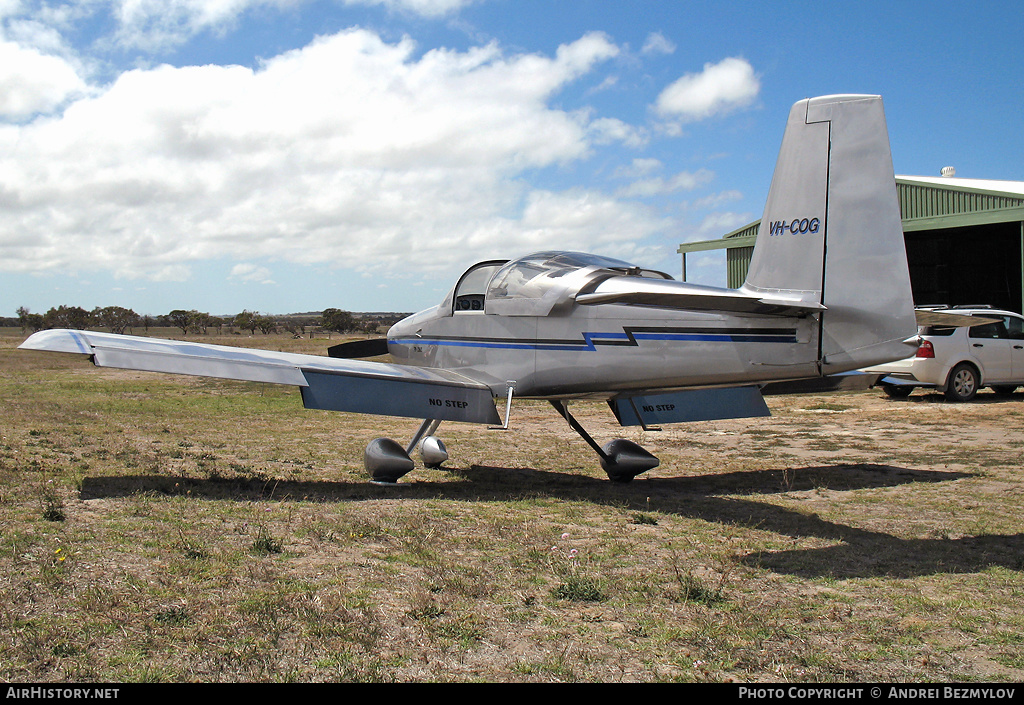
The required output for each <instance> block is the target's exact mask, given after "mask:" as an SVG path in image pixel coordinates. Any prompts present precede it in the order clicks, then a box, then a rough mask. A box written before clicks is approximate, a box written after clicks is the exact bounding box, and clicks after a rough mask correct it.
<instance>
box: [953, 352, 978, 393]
mask: <svg viewBox="0 0 1024 705" xmlns="http://www.w3.org/2000/svg"><path fill="white" fill-rule="evenodd" d="M977 393H978V371H977V370H976V369H974V366H973V365H968V364H967V363H966V362H961V363H960V364H959V365H957V366H956V367H954V368H953V369H952V370H951V371H950V373H949V380H948V381H947V382H946V399H948V400H949V401H970V400H971V399H973V398H974V395H975V394H977Z"/></svg>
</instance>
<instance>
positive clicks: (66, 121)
mask: <svg viewBox="0 0 1024 705" xmlns="http://www.w3.org/2000/svg"><path fill="white" fill-rule="evenodd" d="M617 52H618V49H617V47H616V46H615V45H614V44H612V43H611V42H610V41H609V40H608V39H607V37H605V36H604V35H600V34H589V35H586V36H584V37H582V38H580V39H579V40H577V41H575V42H572V43H571V44H566V45H564V46H562V47H560V48H559V49H558V51H557V52H556V54H555V56H554V57H548V56H542V55H536V54H520V55H513V56H506V55H504V54H503V52H502V51H501V49H500V48H499V47H498V46H497V45H495V44H491V45H487V46H482V47H476V48H471V49H469V50H467V51H464V52H460V51H453V50H444V49H438V50H432V51H428V52H426V53H425V54H423V55H422V56H418V58H417V55H416V52H415V46H414V44H413V42H412V41H411V40H409V39H405V40H402V41H399V42H398V43H394V44H392V43H388V42H385V41H383V40H382V39H381V38H380V37H379V36H377V35H376V34H374V33H372V32H369V31H366V30H350V31H345V32H341V33H339V34H336V35H333V36H328V37H322V38H320V39H318V40H316V41H315V42H313V43H312V44H310V45H309V46H306V47H304V48H302V49H297V50H294V51H290V52H287V53H285V54H282V55H280V56H277V57H274V58H272V59H270V60H268V61H266V62H265V63H264V64H263V65H262V66H260V67H259V68H258V69H257V70H252V69H249V68H245V67H240V66H191V67H184V68H174V67H170V66H160V67H156V68H153V69H136V70H132V71H128V72H126V73H124V74H122V75H121V76H120V77H118V78H117V80H116V81H115V82H114V83H113V84H111V85H110V86H109V87H107V88H106V89H105V90H103V91H102V92H97V93H96V94H94V95H91V96H89V97H84V98H80V99H79V100H77V101H75V102H73V103H72V104H71V105H70V106H69V107H68V108H67V109H66V110H65V111H64V112H63V114H62V115H60V116H59V117H54V118H49V119H45V120H44V119H37V120H35V121H33V122H30V123H28V124H25V125H8V126H6V127H3V126H0V270H8V271H24V272H28V271H47V270H49V271H77V270H107V271H111V272H113V273H114V274H115V275H117V276H122V277H132V278H137V277H149V278H159V279H163V280H181V279H184V278H187V277H188V276H189V264H190V263H195V262H197V261H200V260H204V259H208V258H221V257H224V258H229V259H234V258H244V259H245V260H248V261H251V260H253V259H261V258H267V259H285V260H288V261H292V262H300V263H314V262H318V263H330V264H332V265H335V266H340V267H350V268H354V269H358V270H363V271H367V270H372V271H381V270H386V271H404V270H406V269H408V267H409V264H410V263H412V262H414V263H415V266H416V268H417V271H419V272H426V273H429V272H431V271H438V270H444V269H447V268H449V267H450V266H452V263H453V260H454V261H455V262H457V263H464V262H465V261H466V260H468V259H470V258H473V257H477V256H479V257H480V258H486V257H491V256H495V254H496V253H497V252H498V251H520V250H526V249H530V248H531V247H533V246H535V245H538V244H540V245H542V246H543V247H552V246H559V247H561V246H563V245H564V246H571V247H578V248H584V249H590V248H591V247H594V246H597V245H599V244H608V245H610V246H611V245H615V246H618V247H619V248H620V249H622V248H626V249H628V248H629V247H631V246H627V245H622V243H629V242H631V241H632V240H634V239H636V238H639V237H643V236H644V235H647V234H650V233H651V232H655V231H657V230H658V229H659V228H661V227H663V223H662V222H661V221H659V220H658V219H657V218H655V217H653V216H651V215H650V214H649V212H648V211H646V210H644V209H643V208H641V207H640V206H639V205H637V204H632V205H631V204H622V203H617V202H616V201H614V200H613V199H611V198H609V197H606V196H601V195H600V194H589V193H582V194H576V193H574V194H572V195H571V196H567V195H560V194H557V193H549V192H546V191H545V192H536V191H530V190H529V188H528V187H527V186H526V185H525V183H524V181H523V180H522V177H521V174H522V172H523V171H524V170H526V169H534V168H542V167H545V166H549V165H553V164H560V163H568V162H571V161H573V160H578V159H580V158H582V157H584V156H586V155H587V154H588V153H589V150H590V148H591V145H592V144H593V142H594V141H595V140H598V139H606V138H608V137H609V136H616V139H621V140H624V141H627V142H628V141H629V140H630V139H633V137H632V136H631V135H632V133H631V131H630V129H629V126H628V125H625V124H621V123H618V122H617V121H602V120H600V119H598V120H594V121H590V120H589V118H588V117H587V116H586V115H581V114H579V113H569V112H566V111H563V110H558V109H555V108H552V107H550V106H549V104H548V102H549V100H550V99H551V98H552V96H554V95H555V94H556V93H557V92H558V91H560V90H561V89H562V88H563V87H565V86H566V85H568V84H569V83H570V82H572V81H573V80H575V79H577V78H579V77H580V76H582V75H584V74H586V73H587V72H588V71H591V70H593V68H594V67H595V66H596V65H597V64H598V63H599V62H601V61H603V60H605V59H608V58H610V57H613V56H615V55H616V53H617ZM51 100H52V99H51ZM555 204H557V207H554V206H555ZM563 238H564V242H563V240H562V239H563ZM235 274H236V276H239V277H241V276H248V275H253V276H256V274H257V272H256V270H245V269H239V270H238V271H237V272H236V273H235ZM259 274H260V275H264V274H265V276H264V278H265V279H266V278H269V273H263V272H260V273H259Z"/></svg>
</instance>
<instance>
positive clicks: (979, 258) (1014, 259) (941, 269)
mask: <svg viewBox="0 0 1024 705" xmlns="http://www.w3.org/2000/svg"><path fill="white" fill-rule="evenodd" d="M904 237H905V239H906V243H907V262H908V264H909V265H910V286H911V289H912V290H913V294H914V303H915V304H918V305H921V304H949V305H950V306H955V305H957V304H990V305H992V306H994V307H996V308H1002V309H1006V310H1009V311H1016V312H1017V313H1022V311H1021V303H1022V302H1021V274H1022V272H1021V254H1022V253H1021V224H1020V222H1009V223H993V224H990V225H971V226H966V227H962V228H946V229H941V230H922V231H916V232H908V233H905V234H904Z"/></svg>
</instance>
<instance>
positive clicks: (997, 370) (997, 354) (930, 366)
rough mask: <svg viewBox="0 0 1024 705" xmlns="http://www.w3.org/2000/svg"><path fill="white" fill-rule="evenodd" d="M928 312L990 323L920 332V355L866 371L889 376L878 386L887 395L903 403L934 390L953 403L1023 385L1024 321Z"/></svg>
mask: <svg viewBox="0 0 1024 705" xmlns="http://www.w3.org/2000/svg"><path fill="white" fill-rule="evenodd" d="M925 310H927V311H936V312H940V313H947V312H948V313H955V314H960V315H967V316H973V317H981V318H986V319H989V321H986V322H985V323H982V324H980V325H973V326H969V327H968V326H963V325H957V326H953V325H922V326H920V327H919V328H918V337H919V341H920V342H919V344H918V348H917V354H915V355H914V356H913V357H908V358H907V359H905V360H898V361H896V362H890V363H888V364H885V365H879V366H877V367H872V368H870V369H869V370H866V371H867V372H871V373H881V374H884V375H885V376H884V377H882V378H881V379H880V380H879V382H878V385H880V386H881V387H882V389H883V390H884V391H885V393H886V394H888V395H889V396H890V397H893V398H904V397H907V396H909V395H910V393H911V392H912V391H913V390H914V388H915V387H932V388H935V389H938V390H939V391H941V392H944V393H945V395H946V399H948V400H950V401H970V400H971V399H973V398H974V395H975V394H977V393H978V390H979V389H981V388H982V387H991V388H992V389H993V390H994V391H995V392H997V393H999V394H1012V393H1013V391H1014V390H1015V389H1016V388H1017V387H1019V386H1020V385H1024V317H1021V316H1020V315H1019V314H1016V313H1013V312H1011V311H1001V310H999V309H993V308H990V307H987V306H970V307H968V306H964V307H959V306H957V307H952V308H949V307H926V309H925ZM991 319H996V320H991Z"/></svg>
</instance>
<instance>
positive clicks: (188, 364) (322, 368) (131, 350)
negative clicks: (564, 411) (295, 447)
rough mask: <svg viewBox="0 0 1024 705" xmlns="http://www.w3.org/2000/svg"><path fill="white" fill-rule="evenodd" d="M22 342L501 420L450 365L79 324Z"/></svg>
mask: <svg viewBox="0 0 1024 705" xmlns="http://www.w3.org/2000/svg"><path fill="white" fill-rule="evenodd" d="M19 347H20V348H22V349H25V350H45V351H49V352H65V353H80V354H83V355H88V356H89V357H90V358H91V359H92V361H93V363H94V364H95V365H96V366H98V367H116V368H121V369H127V370H142V371H146V372H166V373H170V374H183V375H196V376H199V377H219V378H222V379H236V380H243V381H249V382H269V383H271V384H287V385H293V386H297V387H299V388H300V389H301V391H302V403H303V406H305V407H306V408H307V409H328V410H331V411H351V412H356V413H362V414H380V415H384V416H407V417H412V418H419V419H442V420H445V421H468V422H471V423H486V424H500V423H501V420H500V418H499V417H498V412H497V410H496V409H495V406H494V398H493V396H492V394H491V390H490V388H489V387H488V386H487V385H485V384H483V383H481V382H479V381H477V380H474V379H470V378H469V377H466V376H464V375H460V374H457V373H455V372H450V371H447V370H436V369H424V368H419V367H410V366H407V365H393V364H385V363H380V362H367V361H365V360H349V359H338V358H330V357H322V356H320V355H298V354H295V353H283V352H275V351H271V350H255V349H249V348H233V347H227V346H221V345H209V344H204V343H192V342H187V341H183V340H164V339H159V338H141V337H137V336H130V335H114V334H110V333H93V332H90V331H79V330H46V331H40V332H39V333H35V334H33V335H32V336H30V337H29V338H28V339H27V340H26V341H25V342H24V343H22V344H21V345H20V346H19Z"/></svg>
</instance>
